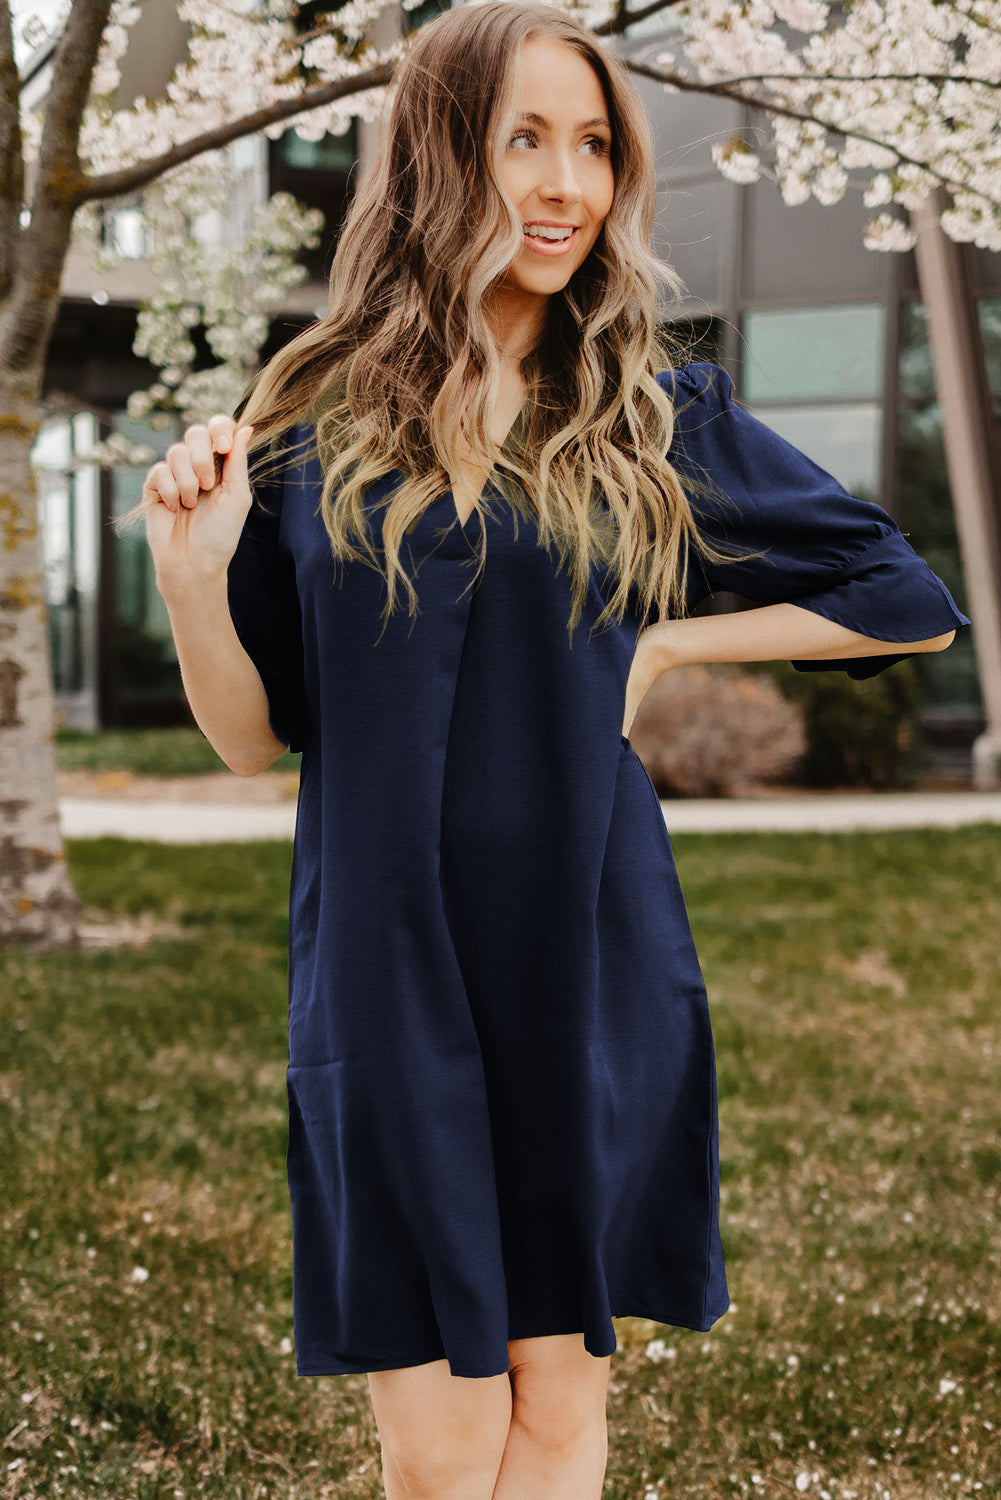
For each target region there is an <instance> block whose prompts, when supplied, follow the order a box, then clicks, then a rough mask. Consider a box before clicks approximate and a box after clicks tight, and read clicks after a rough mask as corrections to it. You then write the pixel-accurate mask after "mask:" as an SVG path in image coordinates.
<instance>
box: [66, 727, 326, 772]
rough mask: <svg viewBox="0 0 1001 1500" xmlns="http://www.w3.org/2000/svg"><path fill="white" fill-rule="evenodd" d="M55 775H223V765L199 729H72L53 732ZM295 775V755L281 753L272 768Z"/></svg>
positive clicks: (297, 759) (296, 769)
mask: <svg viewBox="0 0 1001 1500" xmlns="http://www.w3.org/2000/svg"><path fill="white" fill-rule="evenodd" d="M56 765H57V766H58V767H59V769H60V771H131V772H132V774H133V775H134V776H200V775H203V774H204V773H205V772H207V771H224V770H225V769H226V767H225V765H224V763H223V762H222V761H221V760H220V758H219V756H218V755H217V754H216V753H215V751H214V750H213V748H212V746H211V745H210V744H209V742H208V740H207V739H206V738H205V736H204V735H203V734H202V732H201V730H200V729H195V728H194V727H190V728H189V727H186V726H184V725H181V726H179V727H178V728H176V729H101V730H98V731H97V732H96V733H95V734H89V733H84V732H83V731H82V730H77V729H59V730H57V731H56ZM272 769H273V770H275V771H298V769H299V757H298V755H290V754H289V753H288V752H287V751H286V753H285V754H284V755H283V756H282V757H281V759H280V760H276V761H275V764H274V766H273V767H272Z"/></svg>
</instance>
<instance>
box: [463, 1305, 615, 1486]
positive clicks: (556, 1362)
mask: <svg viewBox="0 0 1001 1500" xmlns="http://www.w3.org/2000/svg"><path fill="white" fill-rule="evenodd" d="M508 1348H509V1350H510V1352H511V1375H510V1379H511V1384H512V1387H513V1392H514V1399H513V1408H512V1413H511V1428H510V1432H509V1434H508V1439H507V1443H506V1445H505V1448H504V1455H503V1458H502V1459H501V1466H500V1473H499V1474H498V1476H497V1484H496V1487H495V1489H494V1491H493V1496H492V1500H599V1497H600V1495H601V1492H602V1489H603V1487H604V1479H605V1468H606V1465H607V1463H608V1426H607V1422H606V1415H605V1402H606V1399H607V1392H608V1376H609V1371H610V1368H611V1359H610V1358H608V1357H606V1358H604V1359H597V1358H595V1356H594V1355H593V1354H588V1352H587V1350H586V1349H585V1348H584V1335H583V1334H582V1333H572V1334H557V1335H554V1336H552V1337H548V1338H534V1339H514V1340H512V1341H511V1342H510V1343H509V1344H508Z"/></svg>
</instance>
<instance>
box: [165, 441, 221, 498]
mask: <svg viewBox="0 0 1001 1500" xmlns="http://www.w3.org/2000/svg"><path fill="white" fill-rule="evenodd" d="M167 467H168V469H169V470H170V472H171V473H172V474H173V476H174V483H175V484H176V485H177V490H178V493H179V495H180V497H181V504H182V505H184V506H187V507H188V509H189V510H190V508H191V507H192V506H193V505H194V504H195V502H196V501H197V499H198V495H199V491H200V490H201V480H200V479H199V476H198V473H197V472H196V470H195V465H194V462H193V461H192V457H191V450H190V449H189V447H188V445H187V443H171V445H170V447H169V448H168V449H167ZM214 482H215V481H214V480H213V483H214Z"/></svg>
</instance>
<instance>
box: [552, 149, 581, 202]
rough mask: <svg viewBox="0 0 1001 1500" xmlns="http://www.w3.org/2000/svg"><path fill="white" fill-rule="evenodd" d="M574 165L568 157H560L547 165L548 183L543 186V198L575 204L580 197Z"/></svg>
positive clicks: (579, 186)
mask: <svg viewBox="0 0 1001 1500" xmlns="http://www.w3.org/2000/svg"><path fill="white" fill-rule="evenodd" d="M575 166H576V164H575V163H574V161H573V158H572V157H571V156H570V155H560V156H558V157H557V158H555V159H554V160H552V161H551V162H550V163H549V177H548V181H547V182H545V183H544V184H543V188H542V196H543V198H558V199H559V200H560V202H563V203H566V202H572V203H576V202H577V201H578V200H579V199H580V198H581V197H582V196H583V194H582V191H581V185H580V181H579V179H578V176H577V172H576V169H575Z"/></svg>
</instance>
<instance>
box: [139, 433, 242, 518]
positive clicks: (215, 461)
mask: <svg viewBox="0 0 1001 1500" xmlns="http://www.w3.org/2000/svg"><path fill="white" fill-rule="evenodd" d="M253 434H254V429H253V427H249V426H245V427H240V428H238V427H237V424H236V423H235V422H234V420H233V418H232V417H226V416H216V417H213V418H212V419H211V420H210V421H209V423H208V425H207V426H200V425H199V426H194V427H189V428H188V430H187V431H186V432H185V434H184V441H183V442H181V443H172V444H171V446H170V447H169V448H168V449H167V454H166V457H165V458H164V459H163V460H161V462H160V463H157V464H154V465H153V467H152V468H151V469H150V471H149V473H148V474H147V475H146V478H145V480H144V482H143V499H144V501H146V503H147V504H151V505H155V504H157V503H162V504H163V505H164V506H165V507H166V508H167V510H169V511H172V512H175V513H176V512H177V511H178V510H180V509H181V508H183V509H185V510H192V509H194V507H195V506H196V505H197V504H198V501H199V499H200V498H201V496H202V495H203V494H205V493H207V492H208V491H209V490H214V489H216V488H217V486H219V485H220V484H222V485H224V486H225V490H226V493H227V494H229V495H232V494H233V493H234V492H238V493H239V492H243V494H242V498H247V499H249V491H250V485H249V480H248V477H247V449H248V447H249V445H250V440H251V438H252V437H253Z"/></svg>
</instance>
